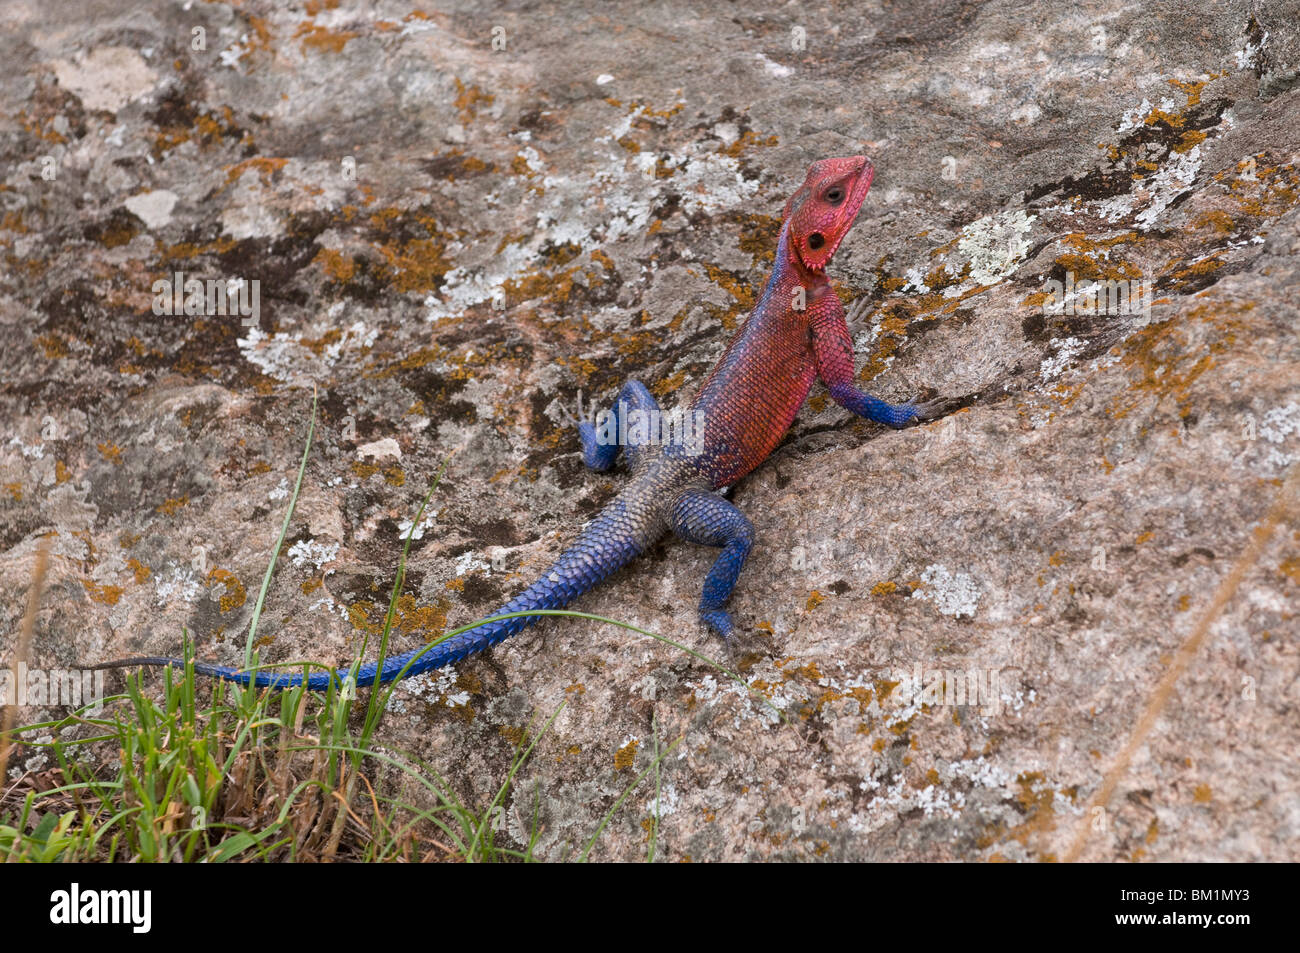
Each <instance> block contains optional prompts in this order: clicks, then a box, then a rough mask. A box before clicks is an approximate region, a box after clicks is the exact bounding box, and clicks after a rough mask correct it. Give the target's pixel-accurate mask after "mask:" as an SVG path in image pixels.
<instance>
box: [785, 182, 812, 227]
mask: <svg viewBox="0 0 1300 953" xmlns="http://www.w3.org/2000/svg"><path fill="white" fill-rule="evenodd" d="M807 197H808V183H806V182H805V183H804V184H803V185H802V186H800V188H799V191H798V192H796V193H794V195H792V196H790V201H788V202H786V203H785V208H783V209H781V221H783V222H788V221H790V216H791V215H792V214H793V213H794V210H795V209H797V208H798V207H799V206H800V205H802V204H803V200H804V199H805V198H807Z"/></svg>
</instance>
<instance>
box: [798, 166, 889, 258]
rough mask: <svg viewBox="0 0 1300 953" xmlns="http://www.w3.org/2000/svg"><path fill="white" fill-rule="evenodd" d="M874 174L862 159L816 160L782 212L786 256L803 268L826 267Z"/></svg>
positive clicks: (853, 217)
mask: <svg viewBox="0 0 1300 953" xmlns="http://www.w3.org/2000/svg"><path fill="white" fill-rule="evenodd" d="M874 174H875V169H873V168H872V167H871V161H870V160H869V159H868V158H867V157H866V156H849V157H847V158H844V159H820V160H818V161H817V162H814V163H813V164H812V165H811V166H810V167H809V168H808V177H807V178H806V179H804V182H803V185H801V186H800V187H799V191H798V192H796V193H795V194H794V195H793V196H791V198H790V201H789V202H786V203H785V211H784V212H783V213H782V217H783V218H784V219H785V226H784V227H785V228H787V229H788V230H789V233H790V234H789V238H790V253H791V254H792V255H794V256H795V257H796V258H798V260H799V262H800V263H801V264H802V265H803V266H804V267H805V268H807V269H809V270H811V271H822V270H823V269H825V268H826V265H827V264H828V263H829V262H830V260H831V258H832V257H833V256H834V255H835V250H836V249H837V248H839V247H840V242H841V241H843V240H844V236H845V235H847V234H848V233H849V229H850V228H852V227H853V220H854V219H855V218H857V216H858V209H860V208H861V207H862V202H863V200H864V199H865V198H866V197H867V190H868V189H869V188H871V177H872V176H873V175H874Z"/></svg>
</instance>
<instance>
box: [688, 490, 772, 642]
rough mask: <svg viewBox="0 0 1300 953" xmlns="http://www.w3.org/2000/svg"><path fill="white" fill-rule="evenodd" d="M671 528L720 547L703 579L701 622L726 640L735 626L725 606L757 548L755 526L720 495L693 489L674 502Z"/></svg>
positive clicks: (692, 541) (694, 539)
mask: <svg viewBox="0 0 1300 953" xmlns="http://www.w3.org/2000/svg"><path fill="white" fill-rule="evenodd" d="M669 525H670V526H671V527H672V530H673V532H674V533H676V534H677V535H678V536H679V537H680V538H681V539H684V540H686V541H687V542H688V543H700V544H702V545H704V546H721V547H722V552H721V553H720V554H719V556H718V558H717V559H716V560H714V563H713V568H712V569H710V570H709V574H708V576H706V577H705V579H704V592H703V593H702V594H701V596H700V621H701V622H703V623H704V624H705V625H706V626H708V627H709V629H710V630H711V631H712V632H713V633H714V634H716V635H719V636H721V637H722V638H723V639H724V640H726V639H730V638H731V634H732V631H733V629H734V625H733V624H732V621H731V615H730V613H728V612H727V611H726V610H725V609H724V608H723V606H724V605H726V602H727V599H728V598H730V596H731V590H732V589H734V588H735V587H736V580H737V579H738V578H739V577H740V570H741V569H742V568H743V567H744V565H745V558H746V557H747V556H748V555H749V550H750V548H751V547H752V546H753V545H754V527H753V524H751V523H750V522H749V520H748V519H746V518H745V514H744V513H742V512H740V510H738V509H736V508H735V507H734V506H732V505H731V504H730V503H729V502H727V501H726V500H724V499H723V498H722V497H720V496H718V495H717V494H714V493H710V492H708V491H707V490H702V489H699V488H691V489H687V490H683V491H682V492H681V494H680V495H678V497H677V499H675V500H674V501H673V508H672V513H671V515H670V516H669Z"/></svg>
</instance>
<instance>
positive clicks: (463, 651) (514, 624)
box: [93, 487, 658, 691]
mask: <svg viewBox="0 0 1300 953" xmlns="http://www.w3.org/2000/svg"><path fill="white" fill-rule="evenodd" d="M628 490H629V491H630V490H632V487H629V488H628ZM638 500H639V495H638V494H633V493H630V492H628V491H625V492H624V493H623V494H622V495H621V496H619V497H618V498H617V499H615V500H614V501H613V502H612V503H610V504H609V506H607V507H606V508H605V509H604V510H603V511H602V512H601V513H600V515H599V516H597V517H596V518H595V519H594V520H592V522H591V523H590V524H588V525H587V527H586V528H585V529H584V530H583V531H582V533H581V535H579V537H578V539H577V541H576V542H575V543H574V544H573V545H572V546H571V547H569V549H567V550H565V552H564V553H563V554H562V555H561V556H560V558H559V559H557V560H556V561H555V563H554V565H552V566H551V568H550V569H548V570H547V571H546V572H545V573H543V575H542V577H541V578H540V579H538V580H537V581H536V582H534V583H533V584H532V585H531V586H529V587H528V588H527V589H525V590H524V591H523V592H521V593H520V594H519V595H518V596H516V597H515V598H513V599H511V600H510V601H509V602H507V603H506V604H505V605H504V606H502V607H501V608H500V609H499V610H498V611H497V612H495V613H493V615H504V614H505V613H509V612H527V611H528V610H530V609H560V608H563V607H564V606H566V605H568V604H569V603H570V602H572V601H573V600H574V599H576V598H578V596H580V595H582V594H583V593H584V592H587V591H588V590H589V589H592V588H594V587H595V586H596V585H597V584H598V583H600V582H601V580H603V579H604V578H605V577H606V576H609V575H610V574H611V573H613V572H615V571H616V570H618V569H619V568H621V567H623V566H625V565H626V564H627V563H629V562H631V561H632V560H633V559H635V558H636V557H637V556H639V555H640V554H641V553H642V552H643V551H644V550H645V548H646V547H647V546H648V545H650V543H652V542H654V539H655V538H656V536H657V535H658V534H657V532H656V531H655V522H656V520H655V519H654V518H653V517H652V516H651V514H650V513H649V511H648V508H647V507H645V506H644V505H640V504H639V503H638ZM540 618H542V616H518V617H516V618H513V619H501V620H499V621H497V622H486V623H484V624H482V625H479V626H475V627H474V628H472V629H469V630H467V631H465V632H462V633H460V634H459V635H456V636H453V637H452V638H450V639H447V640H446V641H445V642H442V643H441V644H439V645H436V646H434V647H433V648H431V649H429V650H428V651H427V652H426V651H424V649H417V650H415V651H413V652H407V653H405V654H403V655H395V656H392V657H391V658H387V659H385V660H384V664H383V667H382V668H381V667H380V666H379V665H378V663H376V662H366V663H365V664H363V665H361V666H360V668H359V669H358V670H357V684H358V685H380V684H383V683H385V682H391V681H393V680H394V679H396V678H399V677H401V678H409V677H410V676H412V675H419V674H420V673H421V672H428V671H431V670H433V669H435V668H442V667H443V666H444V665H450V664H451V663H453V662H459V661H460V660H461V659H463V658H466V657H467V656H470V655H474V654H475V653H477V652H482V651H483V650H484V649H487V648H489V647H490V646H493V645H496V644H497V643H498V642H500V641H502V640H503V639H506V638H509V637H510V636H512V635H514V634H515V633H516V632H518V631H519V630H520V629H523V628H525V627H526V626H529V625H531V624H532V623H534V622H536V621H537V620H538V619H540ZM416 656H419V657H418V658H416ZM412 659H415V661H412ZM408 663H409V664H410V667H409V668H407V665H408ZM184 664H185V663H184V660H183V659H177V658H165V657H158V656H145V657H139V658H126V659H118V660H116V661H113V662H105V663H103V664H101V665H96V666H93V667H94V668H101V669H102V668H125V667H128V666H133V665H171V666H175V667H181V666H183V665H184ZM403 669H406V671H405V672H403V671H402V670H403ZM194 671H195V673H196V674H199V675H207V676H211V677H213V678H222V679H225V680H226V681H229V682H237V683H239V684H240V685H247V684H248V683H249V681H250V680H251V681H252V683H253V684H254V685H257V686H267V687H271V688H293V687H296V686H298V685H302V684H304V679H303V676H302V675H288V674H281V673H275V672H256V673H249V672H241V671H239V670H238V669H235V668H230V667H227V666H224V665H211V664H209V663H207V662H195V663H194ZM347 674H348V673H347V671H345V670H340V671H336V672H316V673H313V674H310V675H308V676H307V677H306V679H305V684H306V686H307V687H308V688H309V689H312V690H314V691H324V690H325V689H327V688H328V687H329V685H330V683H331V682H332V681H335V680H339V681H341V680H342V679H343V678H345V677H346V676H347Z"/></svg>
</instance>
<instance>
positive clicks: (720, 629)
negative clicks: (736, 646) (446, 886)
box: [700, 609, 736, 645]
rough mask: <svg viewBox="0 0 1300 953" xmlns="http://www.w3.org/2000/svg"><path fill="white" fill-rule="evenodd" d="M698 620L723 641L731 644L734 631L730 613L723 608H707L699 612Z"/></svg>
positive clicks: (734, 627)
mask: <svg viewBox="0 0 1300 953" xmlns="http://www.w3.org/2000/svg"><path fill="white" fill-rule="evenodd" d="M700 621H701V622H703V623H704V625H705V627H706V628H707V629H708V630H709V631H710V632H712V633H713V634H714V635H716V636H717V637H718V638H720V639H722V641H723V642H726V643H727V644H728V645H730V644H731V640H732V637H733V636H734V635H735V632H736V626H735V623H733V622H732V621H731V613H729V612H727V611H726V610H725V609H708V610H705V611H703V612H701V613H700Z"/></svg>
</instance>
